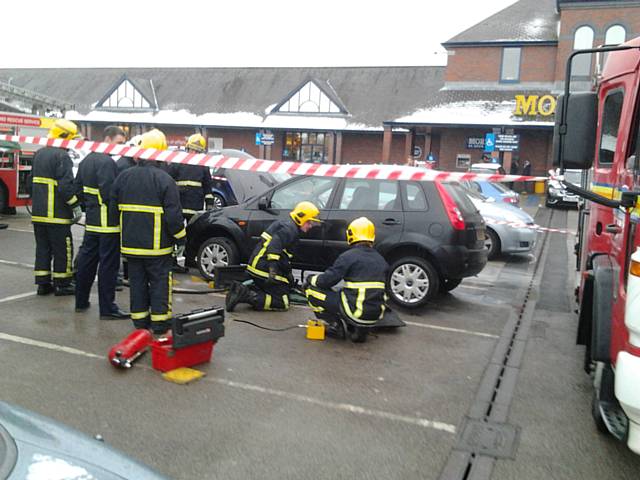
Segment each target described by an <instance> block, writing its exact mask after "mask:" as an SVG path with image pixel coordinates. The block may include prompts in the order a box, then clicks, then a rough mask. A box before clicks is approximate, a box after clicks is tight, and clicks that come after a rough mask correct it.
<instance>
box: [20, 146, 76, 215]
mask: <svg viewBox="0 0 640 480" xmlns="http://www.w3.org/2000/svg"><path fill="white" fill-rule="evenodd" d="M31 201H32V207H31V208H32V216H31V220H32V221H34V222H39V223H56V224H71V221H72V220H71V219H72V218H73V211H72V208H73V207H74V206H75V205H76V204H77V203H78V197H77V196H76V195H75V187H74V185H73V162H72V161H71V157H69V154H68V153H67V151H66V150H64V149H62V148H56V147H45V148H42V149H40V150H38V151H37V152H36V155H35V157H34V158H33V167H32V169H31Z"/></svg>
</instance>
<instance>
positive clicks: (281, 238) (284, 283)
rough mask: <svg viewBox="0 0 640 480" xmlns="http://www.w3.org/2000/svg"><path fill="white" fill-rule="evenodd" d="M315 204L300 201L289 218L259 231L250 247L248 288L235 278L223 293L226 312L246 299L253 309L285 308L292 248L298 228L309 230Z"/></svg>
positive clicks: (315, 219) (291, 283)
mask: <svg viewBox="0 0 640 480" xmlns="http://www.w3.org/2000/svg"><path fill="white" fill-rule="evenodd" d="M319 214H320V211H319V210H318V208H317V207H316V206H315V205H314V204H313V203H311V202H300V203H299V204H298V205H296V207H295V208H294V209H293V210H292V211H291V212H290V213H289V216H290V218H287V219H286V220H276V221H275V222H273V223H272V224H271V225H269V228H267V230H266V231H264V232H262V235H261V236H260V238H261V239H262V240H261V241H260V242H258V245H256V247H255V248H254V250H253V253H252V254H251V257H250V258H249V262H248V264H247V271H248V272H249V275H251V277H252V278H253V285H252V286H251V288H249V287H247V286H245V285H243V284H241V283H238V282H234V283H233V284H232V285H231V288H230V289H229V293H228V294H227V297H226V307H227V311H228V312H232V311H233V310H234V308H235V307H236V305H237V304H238V303H248V304H249V305H251V306H252V307H253V309H254V310H280V311H284V310H288V309H289V292H290V291H291V287H292V286H293V275H292V274H291V264H290V263H289V259H290V258H291V257H292V254H291V251H292V249H293V247H294V246H295V245H296V243H298V240H299V239H300V232H308V231H309V230H311V228H312V227H313V226H314V222H320V220H318V219H317V218H316V217H317V216H318V215H319Z"/></svg>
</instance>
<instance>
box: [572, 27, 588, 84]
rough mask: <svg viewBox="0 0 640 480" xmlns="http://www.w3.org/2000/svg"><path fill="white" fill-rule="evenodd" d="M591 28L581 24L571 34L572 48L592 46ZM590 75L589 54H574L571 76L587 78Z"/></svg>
mask: <svg viewBox="0 0 640 480" xmlns="http://www.w3.org/2000/svg"><path fill="white" fill-rule="evenodd" d="M593 36H594V33H593V28H591V27H589V26H587V25H583V26H582V27H580V28H578V29H577V30H576V32H575V33H574V35H573V49H574V50H583V49H589V48H593ZM590 76H591V54H587V53H585V54H582V55H576V56H575V57H573V61H572V63H571V77H572V78H584V79H588V78H589V77H590Z"/></svg>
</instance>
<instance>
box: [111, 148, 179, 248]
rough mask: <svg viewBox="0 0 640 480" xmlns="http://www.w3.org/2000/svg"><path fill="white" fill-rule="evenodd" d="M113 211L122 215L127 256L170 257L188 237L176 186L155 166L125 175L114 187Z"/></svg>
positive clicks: (122, 240) (140, 167)
mask: <svg viewBox="0 0 640 480" xmlns="http://www.w3.org/2000/svg"><path fill="white" fill-rule="evenodd" d="M109 208H110V210H111V214H112V215H113V214H118V213H119V215H120V230H121V234H120V251H121V252H122V254H123V255H136V256H144V257H154V256H160V255H170V254H171V253H172V252H173V245H174V243H175V241H176V240H179V239H181V238H183V237H184V236H185V235H186V231H185V229H184V219H183V217H182V211H181V208H180V198H179V195H178V187H177V186H176V182H174V181H173V179H172V178H171V177H170V176H169V174H168V173H166V172H165V171H163V170H162V169H160V168H159V167H157V166H156V165H155V162H146V161H140V162H139V163H138V164H137V165H136V166H135V167H133V168H129V169H127V170H125V171H124V172H122V173H121V174H120V175H119V176H118V178H116V181H115V182H114V184H113V186H112V187H111V201H110V203H109ZM116 209H117V211H116Z"/></svg>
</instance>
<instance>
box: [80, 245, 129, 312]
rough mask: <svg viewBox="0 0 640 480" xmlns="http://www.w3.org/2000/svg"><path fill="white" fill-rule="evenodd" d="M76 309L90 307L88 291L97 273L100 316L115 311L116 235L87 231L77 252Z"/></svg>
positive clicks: (118, 251)
mask: <svg viewBox="0 0 640 480" xmlns="http://www.w3.org/2000/svg"><path fill="white" fill-rule="evenodd" d="M77 261H78V265H77V272H76V308H85V307H88V306H89V292H90V291H91V286H92V285H93V281H94V279H95V277H96V272H97V273H98V298H99V300H100V315H109V314H110V313H111V312H113V311H115V310H117V308H118V307H117V306H116V304H115V299H116V282H117V279H118V267H119V264H120V236H119V235H118V234H117V233H93V232H86V233H85V234H84V239H83V240H82V245H81V246H80V250H79V251H78V258H77Z"/></svg>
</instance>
